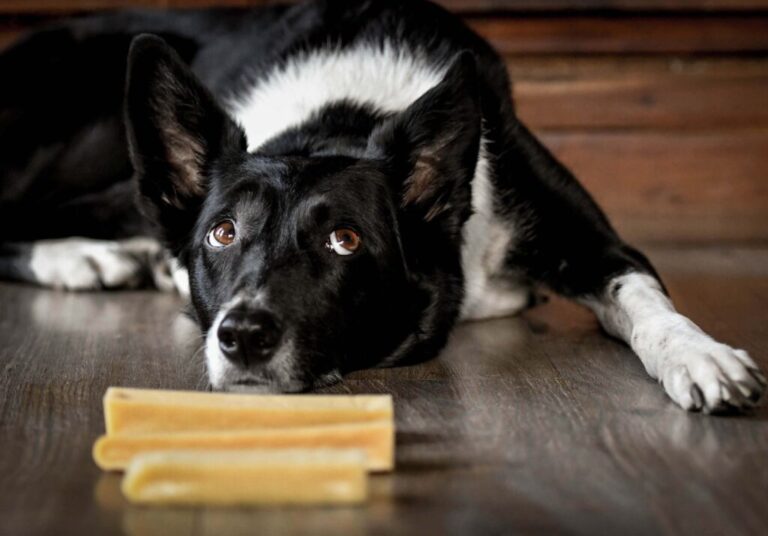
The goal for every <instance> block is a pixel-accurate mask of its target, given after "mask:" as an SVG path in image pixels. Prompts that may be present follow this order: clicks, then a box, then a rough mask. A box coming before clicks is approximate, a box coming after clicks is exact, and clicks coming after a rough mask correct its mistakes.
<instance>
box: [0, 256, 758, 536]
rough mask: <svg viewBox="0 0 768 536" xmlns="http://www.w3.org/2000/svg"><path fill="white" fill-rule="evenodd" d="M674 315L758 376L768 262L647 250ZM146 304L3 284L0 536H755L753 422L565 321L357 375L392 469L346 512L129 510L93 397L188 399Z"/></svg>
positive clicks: (175, 304)
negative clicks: (375, 396) (381, 411)
mask: <svg viewBox="0 0 768 536" xmlns="http://www.w3.org/2000/svg"><path fill="white" fill-rule="evenodd" d="M650 253H651V257H652V258H653V259H654V260H655V261H656V263H657V265H658V266H659V268H660V270H661V272H662V273H663V274H664V275H665V276H666V280H667V282H668V284H669V287H670V289H671V293H672V295H673V297H674V298H675V299H676V300H677V303H678V305H679V308H680V309H681V310H682V311H683V312H685V313H688V314H690V315H691V316H692V317H693V318H695V319H696V320H697V321H698V322H699V323H700V324H701V325H702V327H704V328H705V329H707V330H709V331H710V332H711V333H712V334H713V335H715V336H717V337H720V338H722V339H723V340H725V341H727V342H730V343H733V344H735V345H738V346H742V347H744V348H747V349H748V350H750V351H751V352H752V355H753V356H754V357H755V358H756V359H757V361H758V362H759V363H761V364H762V366H763V367H765V368H768V324H767V323H766V314H765V309H766V305H767V304H768V250H765V249H722V248H717V249H706V250H705V249H695V250H673V249H668V250H661V249H657V250H652V251H651V252H650ZM179 308H180V303H179V301H178V300H177V299H176V298H175V297H173V296H169V295H161V294H156V293H145V292H135V293H134V292H131V293H97V294H67V293H60V292H52V291H45V290H38V289H35V288H31V287H24V286H14V285H7V284H3V285H0V371H2V373H1V374H0V419H2V421H1V423H0V429H1V430H2V435H0V438H1V439H0V440H1V441H2V444H1V448H0V534H8V535H11V534H12V535H23V534H78V535H96V534H112V533H120V532H122V533H124V534H128V535H171V534H174V535H175V534H210V535H216V536H220V535H223V534H237V533H241V534H271V533H280V534H312V535H322V534H329V535H357V534H398V535H402V534H415V535H424V534H471V535H477V534H501V533H506V534H511V533H517V532H518V531H524V532H526V533H554V532H560V533H568V534H584V535H594V534H623V535H628V534H680V535H683V534H686V535H687V534H728V535H736V534H766V533H768V508H766V497H768V409H767V408H766V407H764V406H763V407H762V408H760V409H758V410H757V411H756V412H755V413H754V414H752V415H749V416H744V417H707V416H703V415H697V414H687V413H685V412H683V411H681V410H679V409H677V408H676V407H675V406H673V405H672V404H671V403H670V402H669V401H668V400H667V398H666V397H665V396H664V394H663V393H662V391H661V389H660V388H659V387H658V386H657V385H656V384H655V383H654V382H653V381H651V380H650V379H649V378H648V377H647V376H646V375H645V373H644V371H643V369H642V367H641V365H640V364H639V362H638V361H637V360H636V359H635V358H633V356H632V354H631V353H630V352H629V351H628V350H627V349H626V348H625V347H623V346H622V345H620V344H619V343H617V342H615V341H612V340H609V339H608V338H605V337H604V336H603V335H601V334H600V332H599V330H598V328H597V325H596V323H595V321H594V320H593V319H592V318H591V316H590V315H589V314H586V313H585V312H584V311H583V310H581V309H580V308H578V307H576V306H574V305H572V304H569V303H566V302H563V301H561V300H553V301H552V302H550V303H549V304H547V305H545V306H542V307H540V308H538V309H536V310H533V311H530V312H529V313H527V314H525V315H524V316H522V317H518V318H510V319H502V320H497V321H489V322H480V323H473V324H467V325H463V326H461V327H459V329H458V330H457V331H456V332H455V336H454V337H453V338H452V340H451V342H450V344H449V347H448V348H447V349H446V351H445V352H444V353H443V355H442V356H441V357H439V358H438V359H436V360H434V361H432V362H430V363H427V364H424V365H421V366H415V367H409V368H398V369H389V370H377V371H367V372H359V373H355V374H354V375H352V376H351V377H349V378H348V379H347V380H346V381H345V382H344V383H343V384H341V385H338V386H336V387H334V388H332V389H330V391H332V392H353V393H392V394H393V395H394V399H395V408H396V420H397V426H398V433H397V445H398V449H397V469H396V471H395V472H394V474H392V475H386V476H377V477H375V478H374V479H373V497H372V499H371V501H370V503H369V504H368V505H366V506H363V507H357V508H338V509H277V508H268V509H261V510H252V511H248V510H216V509H210V510H206V509H153V508H139V507H135V506H131V505H129V504H127V503H126V502H125V501H124V500H123V499H122V497H121V495H120V492H119V487H118V486H119V477H118V476H116V475H110V474H102V473H101V472H100V471H99V470H98V469H97V468H96V466H95V465H94V464H93V462H92V461H91V455H90V448H91V444H92V442H93V440H94V439H95V438H96V436H97V435H99V434H100V433H102V432H103V415H102V409H101V396H102V395H103V393H104V390H105V389H106V388H107V386H109V385H124V386H141V387H168V388H203V387H204V386H205V380H204V374H203V364H202V359H201V356H200V354H199V352H197V351H196V350H197V348H198V347H199V342H200V341H199V337H198V335H197V334H196V333H195V332H194V330H190V326H189V324H188V323H187V322H186V321H185V320H184V319H183V318H180V317H179V315H178V311H179Z"/></svg>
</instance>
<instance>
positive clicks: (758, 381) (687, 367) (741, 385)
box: [659, 337, 766, 413]
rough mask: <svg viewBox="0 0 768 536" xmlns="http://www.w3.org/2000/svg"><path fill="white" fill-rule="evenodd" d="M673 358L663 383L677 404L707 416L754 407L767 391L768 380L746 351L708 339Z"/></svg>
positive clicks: (667, 362) (662, 375) (665, 367)
mask: <svg viewBox="0 0 768 536" xmlns="http://www.w3.org/2000/svg"><path fill="white" fill-rule="evenodd" d="M702 339H703V340H699V341H696V342H695V343H694V344H690V343H689V346H687V347H683V348H681V349H679V350H678V351H677V352H676V353H674V354H672V355H670V356H669V357H668V358H667V359H666V360H665V362H664V365H663V370H662V371H660V372H661V373H660V374H659V380H660V381H661V383H662V384H663V385H664V389H665V390H666V391H667V393H668V394H669V396H670V397H671V398H672V400H674V401H675V402H676V403H677V404H679V405H680V406H681V407H683V408H684V409H687V410H691V411H703V412H705V413H722V412H730V411H739V410H744V409H747V408H751V407H753V406H754V405H755V404H756V403H757V401H758V400H759V399H760V397H761V396H762V394H763V392H764V391H765V388H766V378H765V376H764V375H763V373H761V372H760V370H759V369H758V367H757V365H756V364H755V362H754V361H753V360H752V358H750V357H749V355H748V354H747V352H745V351H744V350H736V349H734V348H731V347H730V346H727V345H725V344H720V343H718V342H717V341H714V340H712V339H709V338H708V337H706V339H704V338H703V337H702Z"/></svg>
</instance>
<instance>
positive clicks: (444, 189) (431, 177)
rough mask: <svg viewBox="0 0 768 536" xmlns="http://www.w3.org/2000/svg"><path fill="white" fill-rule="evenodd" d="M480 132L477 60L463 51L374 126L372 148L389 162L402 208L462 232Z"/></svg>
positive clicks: (469, 199) (454, 231)
mask: <svg viewBox="0 0 768 536" xmlns="http://www.w3.org/2000/svg"><path fill="white" fill-rule="evenodd" d="M480 135H481V112H480V104H479V96H478V86H477V72H476V66H475V60H474V57H473V56H472V54H471V53H469V52H462V53H460V54H458V55H457V56H456V57H455V58H454V59H453V60H452V62H451V64H450V67H449V68H448V70H447V71H446V74H445V76H444V77H443V80H442V81H441V82H440V83H439V84H438V85H437V86H435V87H434V88H432V89H431V90H429V91H428V92H426V93H425V94H424V95H422V96H421V97H420V98H419V99H418V100H416V102H414V103H413V104H411V105H410V106H409V107H408V108H407V109H406V110H405V111H403V112H400V113H398V114H397V115H395V116H393V117H391V118H389V119H387V120H386V121H384V122H383V123H382V124H381V125H380V126H379V127H378V128H376V129H375V130H374V132H373V133H372V135H371V137H370V139H369V147H368V150H369V153H370V154H371V155H372V156H373V157H374V158H384V159H385V160H386V161H388V163H389V167H390V169H391V172H392V175H393V180H395V181H396V184H395V186H396V188H397V189H398V191H399V195H400V199H399V202H400V205H401V207H402V209H403V210H404V211H408V212H411V213H414V214H415V215H416V216H418V217H419V218H422V219H423V220H425V221H428V222H436V223H440V224H442V225H443V226H444V227H445V228H446V229H447V230H449V231H450V232H452V233H458V232H459V230H460V227H461V224H462V223H463V222H464V220H465V219H466V218H467V217H468V216H469V214H470V212H471V197H472V195H471V180H472V177H473V175H474V171H475V166H476V164H477V157H478V151H479V147H480Z"/></svg>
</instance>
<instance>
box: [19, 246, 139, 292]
mask: <svg viewBox="0 0 768 536" xmlns="http://www.w3.org/2000/svg"><path fill="white" fill-rule="evenodd" d="M30 268H31V269H32V271H33V273H34V276H35V280H36V281H37V282H38V283H39V284H42V285H45V286H48V287H52V288H59V289H66V290H93V289H100V288H136V287H138V286H140V284H141V282H142V277H143V272H144V268H143V266H142V260H141V259H140V258H139V257H138V256H136V255H135V254H134V252H133V251H132V250H131V249H130V248H126V247H123V246H122V245H121V244H120V243H119V242H111V241H101V240H89V239H84V238H71V239H63V240H49V241H41V242H37V243H36V244H35V246H34V249H33V251H32V260H31V263H30Z"/></svg>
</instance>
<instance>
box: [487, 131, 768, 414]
mask: <svg viewBox="0 0 768 536" xmlns="http://www.w3.org/2000/svg"><path fill="white" fill-rule="evenodd" d="M508 134H510V137H509V138H508V145H509V147H510V149H511V150H510V151H508V152H507V153H506V154H505V155H504V159H500V161H499V166H498V168H497V172H502V173H504V172H507V173H508V176H510V177H513V179H514V180H510V181H509V182H507V183H505V182H500V188H501V189H503V190H504V192H505V194H506V196H507V198H511V199H515V200H517V202H515V203H512V204H511V205H512V206H511V207H508V208H509V210H510V211H511V215H510V217H511V218H512V219H513V220H514V222H515V225H516V226H518V228H519V229H520V231H519V232H518V238H517V240H516V242H515V243H514V244H512V245H511V248H510V251H509V254H508V258H507V262H509V263H510V266H511V267H512V266H514V267H522V268H523V270H524V271H525V272H526V273H527V274H528V276H529V277H531V278H532V279H534V280H537V281H539V282H540V283H543V284H545V285H547V286H549V287H550V288H552V289H553V290H555V291H557V292H559V293H561V294H563V295H565V296H568V297H570V298H573V299H575V300H577V301H579V302H581V303H583V304H585V305H587V306H588V307H590V308H591V309H592V310H593V311H594V312H595V313H596V315H597V317H598V318H599V320H600V322H601V323H602V325H603V327H604V328H605V330H606V331H607V332H608V333H610V334H612V335H614V336H616V337H618V338H620V339H622V340H624V341H625V342H626V343H627V344H629V345H630V346H631V347H632V349H633V350H634V351H635V352H636V353H637V355H638V356H639V357H640V360H641V361H642V363H643V365H644V366H645V369H646V370H647V371H648V373H649V374H650V375H651V376H652V377H653V378H656V379H657V380H659V382H661V383H662V385H663V386H664V389H665V390H666V392H667V393H668V394H669V396H670V397H671V398H672V399H673V400H674V401H675V402H676V403H677V404H679V405H680V406H682V407H683V408H685V409H689V410H703V411H705V412H713V411H722V410H727V409H731V408H737V409H738V408H745V407H748V406H751V405H753V404H754V403H755V402H756V401H757V400H758V399H759V397H760V396H761V395H762V393H763V392H764V390H765V386H766V379H765V376H764V375H763V374H762V373H761V372H760V371H759V370H758V367H757V366H756V364H755V362H754V361H753V360H752V359H751V358H750V357H749V355H747V353H746V352H745V351H744V350H737V349H734V348H731V347H730V346H727V345H725V344H721V343H719V342H717V341H715V340H714V339H712V338H711V337H710V336H709V335H707V334H706V333H704V332H703V331H702V330H701V329H700V328H699V327H698V326H696V325H695V324H694V323H693V322H692V321H691V320H689V319H688V318H686V317H684V316H683V315H681V314H680V313H678V312H677V311H676V310H675V308H674V306H673V305H672V302H671V301H670V299H669V297H668V296H667V294H666V291H665V290H664V287H663V285H662V283H661V282H660V280H659V278H658V276H657V275H656V273H655V271H654V269H653V267H652V266H651V264H650V263H649V262H648V260H647V259H646V258H645V257H644V256H643V255H642V254H641V253H640V252H638V251H637V250H635V249H633V248H631V247H630V246H628V245H627V244H625V243H624V242H622V241H621V239H620V238H619V237H618V236H617V234H616V233H615V232H614V231H613V229H612V228H611V226H610V224H609V223H608V221H607V220H606V218H605V216H604V215H603V214H602V212H601V211H600V209H599V208H598V207H597V205H596V204H595V203H594V202H593V201H592V199H591V198H590V197H589V195H588V194H587V193H586V192H585V191H584V190H583V189H582V188H581V186H580V185H579V184H578V182H577V181H576V179H575V178H574V177H573V176H572V175H571V174H570V173H569V172H568V171H567V170H566V169H565V168H564V167H563V166H562V165H561V164H559V163H558V162H557V160H556V159H555V158H554V157H553V156H552V155H551V154H550V153H549V152H548V151H547V150H546V149H545V148H544V147H543V146H542V145H541V144H540V143H539V142H538V141H537V140H536V139H535V138H534V137H533V136H532V135H531V134H530V132H529V131H528V130H527V129H526V128H525V127H524V126H523V125H522V124H520V123H517V122H516V123H513V124H512V125H511V126H510V131H509V133H508ZM500 177H502V178H503V177H504V175H501V176H500ZM502 178H500V179H499V180H500V181H502Z"/></svg>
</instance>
